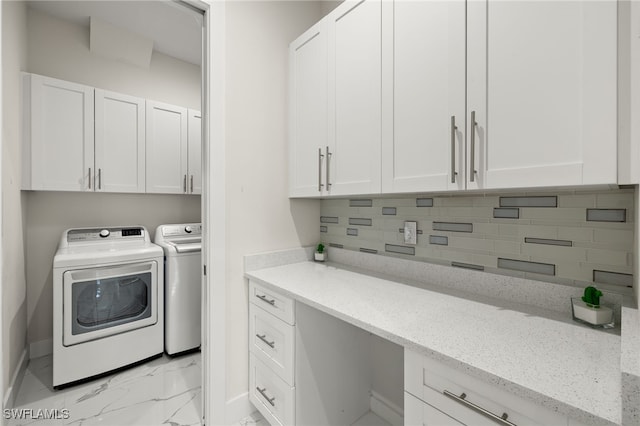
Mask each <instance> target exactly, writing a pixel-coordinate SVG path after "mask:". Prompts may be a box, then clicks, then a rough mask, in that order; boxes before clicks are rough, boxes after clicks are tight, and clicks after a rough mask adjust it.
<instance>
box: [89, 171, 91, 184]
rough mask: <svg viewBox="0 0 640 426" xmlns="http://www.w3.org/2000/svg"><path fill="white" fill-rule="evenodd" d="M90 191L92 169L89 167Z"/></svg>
mask: <svg viewBox="0 0 640 426" xmlns="http://www.w3.org/2000/svg"><path fill="white" fill-rule="evenodd" d="M89 189H91V167H89Z"/></svg>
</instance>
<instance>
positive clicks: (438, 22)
mask: <svg viewBox="0 0 640 426" xmlns="http://www.w3.org/2000/svg"><path fill="white" fill-rule="evenodd" d="M617 6H618V4H617V2H616V1H613V0H603V1H586V0H585V1H529V0H524V1H501V0H496V1H494V0H478V1H465V0H451V1H410V0H396V1H382V2H380V1H376V0H365V1H359V2H358V1H349V0H347V1H345V2H343V3H342V4H340V5H339V6H338V7H337V8H336V9H335V10H334V11H333V12H331V13H330V14H329V15H328V16H327V17H325V18H324V19H323V20H322V21H321V22H320V23H319V24H318V25H316V26H315V27H314V28H312V30H310V31H308V32H307V33H305V34H304V35H303V37H301V38H299V39H298V40H296V42H294V43H293V44H292V65H291V66H292V72H291V78H292V91H291V92H292V95H291V96H292V99H291V109H292V112H291V114H292V117H293V119H292V123H291V127H292V129H291V135H292V138H291V145H292V147H291V150H292V157H291V161H292V164H291V195H292V196H313V195H358V194H375V193H378V192H383V193H397V192H426V191H452V190H465V189H501V188H529V187H552V186H573V185H598V184H616V183H617V182H618V177H617V172H618V169H617V168H618V165H617V155H618V140H617V139H618V129H617V126H618V116H617V113H618V112H617V90H618V89H617V83H618V78H617V77H618V74H617V71H618V70H617V65H618V64H617V62H618V58H617V37H618V24H617V15H618V13H617ZM324 25H326V34H327V37H326V38H327V50H326V58H327V59H326V65H327V67H326V68H325V66H324V65H325V64H324V62H323V61H324V58H325V50H324V49H325V46H324V41H323V40H324V28H325V27H324ZM307 53H308V55H307V56H305V54H307ZM325 73H326V77H325ZM325 79H326V81H327V87H328V96H327V98H326V103H327V108H326V110H325V108H324V106H325V97H324V87H325V83H324V82H325ZM325 111H326V118H325ZM325 121H326V131H325ZM302 135H304V137H303V136H302ZM325 138H326V140H327V144H326V146H324V147H323V145H324V144H323V141H324V140H325ZM627 174H629V173H627Z"/></svg>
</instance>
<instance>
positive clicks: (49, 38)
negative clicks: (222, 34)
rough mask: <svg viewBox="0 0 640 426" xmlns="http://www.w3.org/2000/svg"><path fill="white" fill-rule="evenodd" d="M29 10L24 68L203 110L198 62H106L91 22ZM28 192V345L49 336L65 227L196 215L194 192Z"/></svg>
mask: <svg viewBox="0 0 640 426" xmlns="http://www.w3.org/2000/svg"><path fill="white" fill-rule="evenodd" d="M3 3H4V2H3ZM10 3H11V2H10ZM27 16H28V23H27V31H28V45H27V46H28V50H27V51H28V57H27V69H26V71H28V72H32V73H36V74H42V75H46V76H50V77H55V78H59V79H62V80H68V81H74V82H78V83H82V84H87V85H90V86H95V87H99V88H103V89H107V90H112V91H115V92H120V93H125V94H130V95H134V96H139V97H143V98H147V99H154V100H158V101H162V102H167V103H171V104H175V105H181V106H185V107H189V108H196V109H200V68H199V67H198V66H195V65H193V64H188V63H186V62H183V61H180V60H177V59H174V58H171V57H168V56H165V55H161V54H156V53H155V52H154V54H153V56H152V59H151V66H150V67H149V68H148V69H145V68H138V67H135V66H132V65H129V64H126V63H123V62H118V61H115V60H110V59H107V58H104V57H101V56H98V55H94V54H92V53H91V52H90V51H89V28H88V27H83V26H80V25H76V24H72V23H68V22H65V21H62V20H60V19H58V18H54V17H50V16H48V15H46V14H43V13H42V12H39V11H34V10H29V11H28V15H27ZM25 198H26V209H25V211H26V222H25V225H26V252H27V256H26V259H27V262H26V263H27V265H26V278H27V315H28V331H27V339H28V342H29V343H36V342H41V343H42V342H46V341H47V340H49V339H51V337H52V330H51V318H52V312H53V306H52V261H53V256H54V254H55V251H56V247H57V244H58V240H59V239H60V236H61V234H62V232H63V231H64V230H65V229H67V228H72V227H79V226H107V225H134V224H140V225H144V226H146V227H147V228H148V229H149V230H150V231H151V232H153V231H154V230H155V227H156V226H157V225H159V224H162V223H175V222H197V221H199V220H200V197H199V196H188V195H151V194H144V195H134V194H104V193H64V192H34V191H30V192H27V193H26V196H25ZM49 344H50V342H49ZM47 346H48V344H44V345H43V346H41V345H38V346H37V347H38V348H39V349H43V348H44V349H45V350H46V348H47ZM32 355H33V354H32Z"/></svg>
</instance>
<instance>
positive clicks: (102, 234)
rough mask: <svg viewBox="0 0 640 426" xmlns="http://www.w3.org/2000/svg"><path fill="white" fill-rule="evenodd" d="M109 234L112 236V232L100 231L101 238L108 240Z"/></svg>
mask: <svg viewBox="0 0 640 426" xmlns="http://www.w3.org/2000/svg"><path fill="white" fill-rule="evenodd" d="M109 234H111V232H109V230H108V229H103V230H102V231H100V236H101V237H102V238H107V237H108V236H109Z"/></svg>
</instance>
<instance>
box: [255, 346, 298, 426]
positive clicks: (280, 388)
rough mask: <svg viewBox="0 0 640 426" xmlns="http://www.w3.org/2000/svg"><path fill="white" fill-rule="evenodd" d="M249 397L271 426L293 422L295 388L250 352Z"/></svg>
mask: <svg viewBox="0 0 640 426" xmlns="http://www.w3.org/2000/svg"><path fill="white" fill-rule="evenodd" d="M249 399H250V400H251V402H252V403H253V405H255V407H256V408H257V409H258V411H260V413H261V414H262V415H263V416H264V417H265V418H266V419H267V420H268V421H269V424H271V426H278V425H280V426H282V425H292V424H293V423H294V421H295V417H294V414H295V411H294V409H295V388H294V387H291V386H289V385H288V384H287V383H285V382H284V381H283V380H282V379H281V378H280V377H278V376H277V375H276V374H275V373H274V372H273V371H272V370H271V369H270V368H269V367H267V366H266V365H265V364H264V363H263V362H262V361H260V360H259V359H258V358H257V357H256V356H255V355H254V354H252V353H250V354H249Z"/></svg>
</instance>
